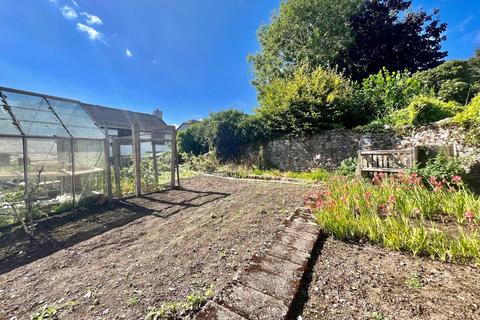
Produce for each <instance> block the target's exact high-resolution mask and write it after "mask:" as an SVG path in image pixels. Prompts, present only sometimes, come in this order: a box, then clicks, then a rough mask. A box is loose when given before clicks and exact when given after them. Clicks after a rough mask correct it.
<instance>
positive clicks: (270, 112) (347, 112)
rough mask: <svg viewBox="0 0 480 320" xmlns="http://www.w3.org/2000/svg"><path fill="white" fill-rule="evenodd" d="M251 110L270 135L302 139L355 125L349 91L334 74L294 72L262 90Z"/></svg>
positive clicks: (329, 72) (304, 68)
mask: <svg viewBox="0 0 480 320" xmlns="http://www.w3.org/2000/svg"><path fill="white" fill-rule="evenodd" d="M259 101H260V107H259V108H257V109H256V110H255V112H256V114H257V115H258V116H259V117H260V120H262V121H263V122H264V123H265V125H266V127H267V128H268V129H269V131H270V132H272V133H273V134H274V135H283V134H293V135H304V134H311V133H315V132H318V131H320V130H322V129H325V128H332V127H335V126H352V125H355V117H354V116H353V115H354V111H356V110H355V108H353V99H352V87H351V86H350V83H349V80H347V79H345V78H344V77H343V76H342V75H340V74H338V73H336V72H335V71H332V70H328V69H323V68H317V69H315V70H313V71H310V70H309V69H308V68H307V67H301V68H298V69H297V70H296V71H295V72H294V74H293V75H292V76H291V77H288V78H278V79H275V80H273V81H272V82H270V83H269V84H268V85H266V86H265V87H264V90H263V91H262V93H261V94H260V95H259Z"/></svg>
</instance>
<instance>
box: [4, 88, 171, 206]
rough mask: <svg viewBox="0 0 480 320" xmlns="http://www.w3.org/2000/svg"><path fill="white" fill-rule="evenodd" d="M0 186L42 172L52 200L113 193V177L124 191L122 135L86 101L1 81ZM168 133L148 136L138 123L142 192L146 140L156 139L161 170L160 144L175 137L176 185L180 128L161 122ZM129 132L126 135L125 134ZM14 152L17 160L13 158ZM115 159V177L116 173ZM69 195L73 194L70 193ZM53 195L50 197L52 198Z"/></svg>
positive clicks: (24, 183) (136, 156) (8, 187)
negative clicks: (96, 116) (119, 146)
mask: <svg viewBox="0 0 480 320" xmlns="http://www.w3.org/2000/svg"><path fill="white" fill-rule="evenodd" d="M0 105H1V108H0V192H10V191H14V190H18V189H19V187H23V188H25V189H26V188H27V187H28V186H29V183H30V182H31V181H32V180H33V179H34V177H36V178H37V181H35V183H36V184H39V185H40V186H41V187H42V190H43V193H44V194H43V195H42V197H43V199H45V201H46V202H47V203H49V202H48V201H51V202H52V204H55V205H58V203H57V202H59V201H57V202H55V201H53V200H52V198H55V199H59V198H61V197H67V198H68V199H67V200H65V199H64V200H65V201H66V202H70V203H71V205H72V206H73V207H77V206H78V205H79V204H80V203H81V202H82V201H83V200H84V199H89V198H95V197H96V198H98V197H100V196H103V198H105V197H108V199H109V200H111V199H112V195H113V193H112V180H114V181H115V185H116V192H115V194H116V195H117V196H118V197H121V196H122V192H121V190H119V186H120V181H119V179H120V178H119V177H120V169H121V168H120V166H119V165H118V164H119V163H121V159H120V154H119V153H118V152H115V151H116V149H115V146H116V144H117V143H118V140H119V139H120V138H118V137H111V136H109V135H108V128H107V127H106V126H104V128H105V130H102V129H101V128H100V124H98V123H95V121H94V119H93V118H92V116H91V115H90V114H89V113H88V111H87V110H86V108H85V107H84V105H83V104H82V102H80V101H77V100H72V99H66V98H60V97H55V96H50V95H44V94H39V93H33V92H28V91H23V90H17V89H11V88H5V87H0ZM158 132H160V133H164V135H163V137H164V138H163V139H153V138H152V137H147V138H142V137H141V136H140V132H139V130H138V124H133V125H132V136H131V142H132V149H133V154H132V157H131V158H132V161H133V167H134V173H135V195H136V196H140V195H141V194H142V186H141V160H142V155H141V148H142V147H141V145H142V143H145V142H148V143H151V144H152V149H153V154H152V157H153V166H154V168H155V172H156V178H157V182H158V170H157V155H156V153H155V145H156V144H160V143H163V144H165V146H167V142H169V144H170V145H169V146H168V147H169V148H170V150H169V152H171V161H170V164H169V165H170V168H169V169H170V170H169V171H170V172H169V174H170V175H171V179H170V183H169V184H170V187H172V188H174V187H175V181H176V179H175V167H176V160H177V157H176V147H175V136H176V131H175V127H173V126H165V127H163V128H159V129H158ZM122 138H125V137H122ZM12 158H13V162H12ZM112 164H113V168H114V177H113V178H114V179H112V174H111V172H112ZM66 195H68V196H66ZM49 199H50V200H49Z"/></svg>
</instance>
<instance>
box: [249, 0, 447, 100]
mask: <svg viewBox="0 0 480 320" xmlns="http://www.w3.org/2000/svg"><path fill="white" fill-rule="evenodd" d="M437 13H438V12H437V11H434V13H433V14H427V13H426V12H425V11H423V10H418V11H414V10H412V8H411V1H404V0H398V1H387V0H379V1H365V0H337V1H331V0H286V1H283V2H282V3H281V5H280V9H279V11H278V12H277V13H275V14H274V16H273V17H272V19H271V23H270V24H269V25H262V26H261V27H260V29H259V34H258V37H259V42H260V45H261V50H260V52H259V53H257V54H255V55H252V56H250V57H249V60H250V61H251V63H252V64H253V71H254V84H255V85H256V87H257V89H258V91H259V93H260V94H261V93H263V90H264V87H265V86H267V85H269V84H271V83H272V81H274V79H277V78H285V77H288V76H290V75H292V74H293V72H294V70H295V69H297V68H298V67H300V66H301V65H302V64H307V65H308V66H309V67H310V68H312V69H315V68H317V67H319V66H322V67H335V66H339V68H340V69H341V70H345V71H346V73H347V74H348V75H350V76H351V77H352V78H353V79H354V80H361V79H364V78H366V77H367V76H369V75H370V74H374V73H376V72H378V71H379V70H380V69H381V68H382V67H387V69H389V70H404V69H408V70H410V71H412V72H416V71H418V70H426V69H429V68H432V67H436V66H438V65H439V64H440V63H442V62H443V59H444V58H445V56H446V55H447V54H446V52H442V51H440V50H441V42H442V41H443V40H444V39H445V37H444V36H443V32H444V31H445V29H446V25H445V24H443V23H440V22H439V21H438V19H437V16H436V14H437Z"/></svg>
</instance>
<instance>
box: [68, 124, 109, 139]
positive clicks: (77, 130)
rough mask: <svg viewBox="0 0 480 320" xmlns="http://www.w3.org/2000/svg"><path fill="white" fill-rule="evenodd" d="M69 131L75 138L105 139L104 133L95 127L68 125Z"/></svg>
mask: <svg viewBox="0 0 480 320" xmlns="http://www.w3.org/2000/svg"><path fill="white" fill-rule="evenodd" d="M68 130H70V133H71V134H72V135H73V136H74V137H75V138H90V139H105V134H104V133H103V131H102V130H100V129H99V128H98V127H97V128H83V127H69V128H68Z"/></svg>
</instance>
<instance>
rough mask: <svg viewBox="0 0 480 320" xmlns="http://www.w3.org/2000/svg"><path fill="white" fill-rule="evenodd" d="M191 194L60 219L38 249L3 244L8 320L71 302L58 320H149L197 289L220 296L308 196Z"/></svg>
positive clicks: (2, 310)
mask: <svg viewBox="0 0 480 320" xmlns="http://www.w3.org/2000/svg"><path fill="white" fill-rule="evenodd" d="M183 187H184V188H185V190H170V191H166V192H162V193H156V194H152V195H149V196H146V197H144V198H134V199H132V200H129V201H126V202H123V203H120V204H118V205H116V206H115V207H114V208H112V209H111V210H105V209H103V208H96V209H92V210H89V211H85V212H80V213H75V214H70V215H64V216H59V217H56V218H54V219H52V220H51V221H47V222H44V223H42V224H40V226H39V232H38V234H39V241H38V242H36V243H33V244H32V243H28V242H27V240H26V239H24V238H22V236H20V234H19V233H16V234H14V236H15V237H16V238H13V236H8V235H2V236H1V238H0V273H1V275H0V319H2V320H3V319H28V318H29V317H30V315H31V314H32V313H34V312H35V311H36V310H39V309H40V308H41V307H42V306H44V305H46V304H48V305H56V306H60V305H65V304H66V303H67V302H69V301H70V302H72V301H74V302H75V305H74V306H72V307H68V308H67V307H65V308H63V309H62V310H61V311H60V314H59V318H60V319H120V318H124V319H142V318H143V317H144V316H145V314H146V311H147V309H148V308H149V307H152V306H156V305H159V304H160V303H161V302H163V301H170V300H171V301H176V300H178V301H183V300H184V299H185V296H186V295H187V294H188V293H190V292H192V290H194V289H196V288H201V287H204V288H205V287H208V286H210V285H211V286H213V289H214V290H215V291H216V292H218V291H219V290H220V289H221V288H222V287H223V286H224V285H226V284H227V283H228V282H229V281H231V280H232V278H233V276H234V274H235V273H236V271H237V270H238V269H239V268H242V267H243V266H244V265H245V264H246V262H247V260H248V259H249V258H250V257H251V256H252V255H253V253H254V252H256V251H258V250H260V249H261V248H262V247H263V246H264V245H265V242H267V241H269V240H270V239H271V238H272V237H273V236H274V234H275V233H276V232H278V230H279V226H280V224H281V222H282V221H283V220H284V219H285V218H286V217H287V215H288V214H291V213H292V212H293V211H294V209H295V208H296V207H298V206H300V205H301V202H302V196H303V195H304V194H305V192H306V191H307V189H308V187H307V186H300V185H294V184H282V183H272V182H245V181H242V182H239V181H234V180H227V179H221V178H213V177H203V176H200V177H196V178H192V179H189V180H186V181H184V182H183ZM52 226H55V228H52ZM15 317H16V318H15Z"/></svg>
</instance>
